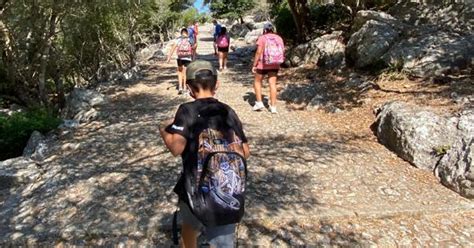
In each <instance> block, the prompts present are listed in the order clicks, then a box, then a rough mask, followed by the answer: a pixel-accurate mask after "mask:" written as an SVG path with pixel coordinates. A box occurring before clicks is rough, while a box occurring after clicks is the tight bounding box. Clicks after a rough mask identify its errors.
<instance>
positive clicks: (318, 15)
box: [310, 4, 352, 29]
mask: <svg viewBox="0 0 474 248" xmlns="http://www.w3.org/2000/svg"><path fill="white" fill-rule="evenodd" d="M351 19H352V16H351V13H350V11H349V10H348V9H347V8H346V7H344V6H342V5H339V4H324V5H320V4H312V5H311V6H310V20H311V28H312V29H326V28H329V27H332V26H336V25H341V24H344V23H347V24H348V23H349V22H350V21H351Z"/></svg>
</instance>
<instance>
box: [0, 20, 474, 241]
mask: <svg viewBox="0 0 474 248" xmlns="http://www.w3.org/2000/svg"><path fill="white" fill-rule="evenodd" d="M210 28H211V27H210V26H208V27H204V28H203V29H204V30H209V29H210ZM202 36H203V37H201V38H200V42H199V49H198V54H199V57H200V58H201V59H208V60H212V61H214V62H216V59H215V58H214V56H213V48H212V39H211V37H210V34H209V33H203V34H202ZM143 67H145V68H146V69H145V70H144V72H145V75H144V78H143V79H140V80H137V81H132V82H128V83H113V84H108V85H103V86H101V89H100V90H101V92H103V93H104V94H105V95H106V97H107V99H108V102H107V104H106V105H104V106H103V107H101V108H100V112H101V113H102V114H101V115H100V117H99V118H98V119H97V120H95V121H93V122H90V123H88V124H84V125H80V126H79V127H78V128H76V129H74V130H72V131H71V130H62V131H61V132H60V133H59V134H58V135H57V137H56V138H57V141H56V142H55V143H54V146H53V147H51V148H50V155H49V156H48V157H47V158H46V159H45V160H44V161H42V162H40V163H33V162H32V163H29V164H25V168H26V167H31V168H34V170H35V171H36V172H35V173H31V174H29V175H25V178H27V179H28V180H29V183H28V184H20V185H21V186H19V187H16V188H14V189H13V188H12V189H11V190H10V191H9V192H8V193H7V194H2V195H1V196H0V204H1V207H0V246H3V245H6V244H10V245H18V244H30V245H35V244H55V245H57V246H59V247H61V246H64V245H80V246H82V245H114V246H115V245H125V246H140V247H143V246H149V247H169V246H170V245H171V237H170V235H171V232H170V225H171V218H172V214H173V212H174V210H175V209H176V207H175V206H176V200H177V199H176V197H175V195H174V193H173V192H172V187H173V186H174V184H175V182H176V179H177V177H178V174H179V170H180V162H181V161H180V159H179V158H173V157H172V156H171V154H170V153H169V152H167V150H166V149H165V146H164V145H163V143H162V141H161V139H160V137H159V132H158V123H159V122H160V121H162V120H164V119H167V118H170V117H172V115H173V113H174V112H175V111H176V109H177V107H178V106H179V104H181V103H183V102H185V101H189V100H191V98H190V97H186V96H178V95H177V92H176V90H175V88H174V87H175V83H176V78H175V65H174V62H173V63H172V64H166V63H163V62H160V61H148V62H147V64H144V65H143ZM219 80H220V81H221V88H220V89H219V92H218V96H217V97H218V98H219V99H220V100H221V101H223V102H226V103H228V104H229V105H230V106H231V107H233V108H234V109H235V110H236V112H237V114H238V115H239V117H240V118H241V120H242V122H243V124H244V129H245V131H246V133H247V136H248V137H249V140H250V145H251V152H252V157H251V159H250V160H249V172H250V174H249V179H250V185H249V193H248V207H247V210H246V216H245V219H244V221H243V223H242V224H241V225H240V226H239V229H238V243H239V246H241V247H248V246H255V245H258V246H262V247H293V246H301V247H304V246H309V247H318V246H346V247H347V246H350V247H353V246H356V247H357V246H359V247H369V246H379V247H396V246H403V247H413V246H416V247H419V246H429V247H448V246H450V247H451V246H453V247H472V246H473V245H474V203H473V202H472V201H471V200H468V199H466V198H463V197H461V196H459V195H458V194H457V193H455V192H453V191H451V190H449V189H448V188H446V187H444V186H443V185H441V184H440V183H439V182H438V181H437V179H436V178H435V177H434V176H433V174H432V173H431V172H429V171H423V170H420V169H417V168H415V167H413V166H411V165H410V164H408V163H407V162H405V161H403V160H402V159H400V158H399V157H397V156H396V155H395V154H394V153H392V152H390V151H389V150H388V149H387V148H385V147H384V146H383V145H381V144H379V143H378V142H377V139H376V138H375V137H374V135H373V134H372V132H371V130H370V128H369V125H367V126H365V128H364V129H363V130H358V129H355V128H353V125H352V123H350V121H348V120H350V118H351V115H352V114H353V113H352V112H350V111H349V112H344V113H335V114H332V113H322V112H317V111H295V110H291V109H289V108H286V107H285V102H283V101H279V102H278V107H279V109H278V111H279V114H277V115H272V114H270V113H269V112H268V111H262V112H258V113H256V112H252V110H251V105H252V104H253V101H254V100H255V96H254V94H253V89H252V82H253V75H252V74H251V72H250V70H249V68H248V64H247V63H245V61H242V60H239V59H238V58H237V57H236V56H234V55H232V54H231V56H230V62H229V69H228V71H226V72H224V73H221V74H220V75H219ZM267 90H268V89H265V90H264V92H267ZM354 111H357V110H354ZM327 115H338V117H337V118H338V120H340V121H341V122H344V121H347V123H344V124H342V125H339V126H337V127H336V126H334V125H333V123H332V122H330V121H328V120H327V118H326V117H327ZM341 126H342V127H341Z"/></svg>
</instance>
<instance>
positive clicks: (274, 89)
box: [268, 73, 277, 107]
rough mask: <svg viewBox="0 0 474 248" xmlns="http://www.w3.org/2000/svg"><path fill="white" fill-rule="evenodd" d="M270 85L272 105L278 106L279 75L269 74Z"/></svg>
mask: <svg viewBox="0 0 474 248" xmlns="http://www.w3.org/2000/svg"><path fill="white" fill-rule="evenodd" d="M268 83H269V84H270V105H271V106H273V107H275V106H276V98H277V74H276V73H269V74H268Z"/></svg>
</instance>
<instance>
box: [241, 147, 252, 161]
mask: <svg viewBox="0 0 474 248" xmlns="http://www.w3.org/2000/svg"><path fill="white" fill-rule="evenodd" d="M242 147H243V150H244V158H245V159H248V158H249V157H250V147H249V144H248V143H243V144H242Z"/></svg>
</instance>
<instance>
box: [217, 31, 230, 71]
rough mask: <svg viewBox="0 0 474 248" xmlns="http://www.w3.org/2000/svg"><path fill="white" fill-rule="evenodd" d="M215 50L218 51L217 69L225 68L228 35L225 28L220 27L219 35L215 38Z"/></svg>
mask: <svg viewBox="0 0 474 248" xmlns="http://www.w3.org/2000/svg"><path fill="white" fill-rule="evenodd" d="M216 44H217V51H218V53H219V70H220V71H223V70H227V57H228V55H229V47H230V36H229V34H228V33H227V28H226V27H222V28H221V32H220V34H219V36H218V37H217V39H216Z"/></svg>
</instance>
